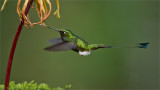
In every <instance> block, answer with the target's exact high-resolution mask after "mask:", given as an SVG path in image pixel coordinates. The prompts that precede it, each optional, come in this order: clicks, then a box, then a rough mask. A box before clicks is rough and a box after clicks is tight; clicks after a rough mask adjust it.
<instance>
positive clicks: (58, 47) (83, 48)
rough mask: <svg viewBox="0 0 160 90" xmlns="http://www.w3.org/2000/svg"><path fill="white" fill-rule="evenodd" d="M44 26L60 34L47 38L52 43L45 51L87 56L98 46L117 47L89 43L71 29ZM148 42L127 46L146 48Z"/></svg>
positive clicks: (98, 47)
mask: <svg viewBox="0 0 160 90" xmlns="http://www.w3.org/2000/svg"><path fill="white" fill-rule="evenodd" d="M46 27H47V28H49V29H52V30H55V31H57V32H59V33H60V36H61V37H59V38H55V39H52V40H49V42H50V43H52V45H51V46H49V47H46V48H45V50H47V51H66V50H73V51H75V52H77V53H79V55H81V56H87V55H89V54H91V52H92V51H94V50H97V49H100V48H118V47H113V46H111V45H105V44H90V43H88V42H87V41H85V40H84V39H82V38H80V37H79V36H77V35H75V34H74V33H72V31H71V30H69V29H55V28H52V27H48V26H46ZM148 44H149V42H146V43H137V44H136V45H135V46H132V47H128V48H147V47H148Z"/></svg>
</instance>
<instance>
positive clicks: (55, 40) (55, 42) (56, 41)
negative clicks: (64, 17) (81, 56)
mask: <svg viewBox="0 0 160 90" xmlns="http://www.w3.org/2000/svg"><path fill="white" fill-rule="evenodd" d="M48 42H50V43H52V44H59V43H62V42H63V40H62V39H61V38H54V39H51V40H48Z"/></svg>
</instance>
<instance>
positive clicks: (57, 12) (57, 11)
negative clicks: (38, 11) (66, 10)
mask: <svg viewBox="0 0 160 90" xmlns="http://www.w3.org/2000/svg"><path fill="white" fill-rule="evenodd" d="M56 2H57V10H56V11H55V12H54V15H57V18H60V14H59V0H56Z"/></svg>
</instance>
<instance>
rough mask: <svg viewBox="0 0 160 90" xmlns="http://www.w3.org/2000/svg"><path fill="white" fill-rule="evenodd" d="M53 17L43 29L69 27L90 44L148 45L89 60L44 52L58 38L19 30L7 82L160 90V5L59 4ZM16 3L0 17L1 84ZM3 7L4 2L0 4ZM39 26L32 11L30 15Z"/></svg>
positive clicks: (126, 1)
mask: <svg viewBox="0 0 160 90" xmlns="http://www.w3.org/2000/svg"><path fill="white" fill-rule="evenodd" d="M51 2H52V7H53V8H52V15H50V17H49V18H48V19H47V21H46V24H47V25H48V26H51V27H54V28H68V29H70V30H72V31H73V32H74V33H75V34H77V35H79V36H80V37H82V38H84V39H85V40H86V41H88V42H90V43H104V44H109V45H126V44H128V43H129V44H135V43H139V42H150V45H149V48H148V49H136V48H134V49H133V48H132V49H128V48H122V49H99V50H96V51H94V52H92V54H91V55H89V56H84V57H83V56H80V55H78V54H77V53H75V52H73V51H65V52H47V51H44V50H43V48H45V47H47V46H49V45H50V44H49V43H48V42H47V40H49V39H52V38H56V37H59V36H60V35H59V33H57V32H55V31H52V30H49V29H46V28H42V27H40V26H34V27H33V28H31V29H30V28H28V29H26V28H25V27H23V30H22V32H21V35H20V38H19V41H18V44H17V48H16V51H15V55H14V59H13V65H12V72H11V80H14V81H16V82H17V83H18V82H23V81H28V82H29V81H31V80H35V81H37V82H38V83H41V82H45V83H48V84H49V85H50V86H51V87H57V86H61V87H63V86H64V85H66V84H72V89H73V90H75V89H76V90H77V89H78V90H89V89H95V90H100V89H104V90H115V89H118V90H119V89H122V90H123V89H126V90H129V89H130V90H142V89H143V90H147V89H148V90H158V89H159V85H160V83H159V81H160V78H159V75H160V73H159V55H160V54H159V50H160V49H159V44H160V43H159V34H160V33H159V17H160V16H159V6H160V5H159V4H160V3H159V0H60V14H61V18H60V19H57V18H56V17H55V16H53V11H55V10H56V4H55V0H51ZM16 5H17V0H9V1H8V3H7V4H6V7H5V9H4V11H3V12H0V84H3V83H4V81H5V73H6V66H7V61H8V57H9V52H10V49H11V46H12V42H13V39H14V35H15V33H16V30H17V27H18V25H19V17H18V15H17V12H16ZM0 6H2V0H1V1H0ZM30 16H31V19H32V20H33V21H38V17H37V13H36V12H35V9H33V10H31V11H30Z"/></svg>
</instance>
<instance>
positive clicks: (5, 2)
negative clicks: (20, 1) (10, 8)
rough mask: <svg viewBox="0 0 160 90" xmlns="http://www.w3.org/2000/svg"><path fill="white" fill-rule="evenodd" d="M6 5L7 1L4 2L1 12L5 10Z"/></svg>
mask: <svg viewBox="0 0 160 90" xmlns="http://www.w3.org/2000/svg"><path fill="white" fill-rule="evenodd" d="M6 3H7V0H4V3H3V5H2V7H1V11H2V10H3V9H4V7H5V5H6Z"/></svg>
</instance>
